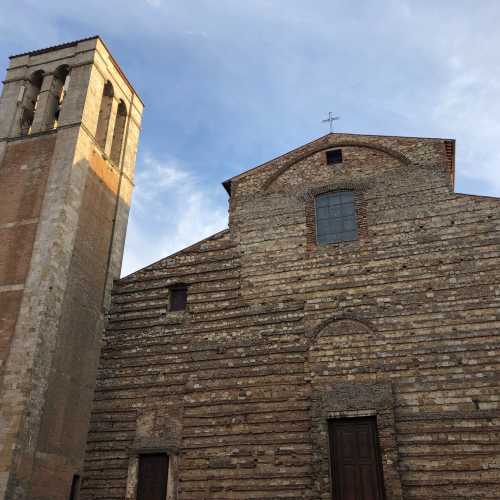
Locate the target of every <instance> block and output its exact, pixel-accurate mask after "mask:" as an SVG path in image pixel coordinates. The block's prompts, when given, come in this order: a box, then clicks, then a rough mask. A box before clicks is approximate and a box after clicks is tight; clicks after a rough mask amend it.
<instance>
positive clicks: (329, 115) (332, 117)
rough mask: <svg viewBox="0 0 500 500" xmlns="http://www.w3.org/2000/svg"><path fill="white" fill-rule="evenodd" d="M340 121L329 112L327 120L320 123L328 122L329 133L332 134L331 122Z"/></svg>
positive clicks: (338, 117)
mask: <svg viewBox="0 0 500 500" xmlns="http://www.w3.org/2000/svg"><path fill="white" fill-rule="evenodd" d="M337 120H340V116H333V113H332V112H331V111H328V118H327V119H326V120H321V121H322V123H326V122H330V133H332V132H333V122H334V121H337Z"/></svg>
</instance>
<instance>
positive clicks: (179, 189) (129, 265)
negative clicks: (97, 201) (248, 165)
mask: <svg viewBox="0 0 500 500" xmlns="http://www.w3.org/2000/svg"><path fill="white" fill-rule="evenodd" d="M135 182H136V189H135V193H134V198H133V203H132V211H131V217H130V224H129V228H128V232H127V244H126V250H125V257H124V262H123V270H122V274H123V275H127V274H129V273H131V272H133V271H135V270H137V269H140V268H142V267H144V266H146V265H148V264H151V263H152V262H155V261H157V260H159V259H161V258H163V257H166V256H167V255H170V254H172V253H174V252H176V251H178V250H181V249H182V248H184V247H186V246H188V245H191V244H193V243H195V242H197V241H199V240H201V239H203V238H205V237H207V236H210V235H211V234H214V233H216V232H218V231H220V230H221V229H224V228H225V227H226V226H227V211H226V210H224V208H223V202H224V193H223V192H222V187H219V186H217V187H216V186H206V185H204V184H203V183H202V181H201V179H199V178H198V177H196V175H194V174H193V172H192V171H191V170H190V169H188V167H187V166H185V165H183V164H182V163H181V162H180V161H179V160H176V159H173V158H169V159H158V158H155V157H154V156H153V155H151V154H149V153H148V154H145V155H144V157H143V159H142V160H141V161H140V165H139V173H138V175H137V177H136V180H135Z"/></svg>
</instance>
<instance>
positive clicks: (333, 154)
mask: <svg viewBox="0 0 500 500" xmlns="http://www.w3.org/2000/svg"><path fill="white" fill-rule="evenodd" d="M335 163H342V150H341V149H330V151H327V152H326V164H327V165H334V164H335Z"/></svg>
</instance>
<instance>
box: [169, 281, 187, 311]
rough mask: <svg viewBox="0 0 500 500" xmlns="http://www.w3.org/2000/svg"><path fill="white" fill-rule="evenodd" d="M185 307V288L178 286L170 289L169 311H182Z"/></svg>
mask: <svg viewBox="0 0 500 500" xmlns="http://www.w3.org/2000/svg"><path fill="white" fill-rule="evenodd" d="M186 305H187V286H185V285H179V286H174V287H172V288H170V291H169V310H170V311H184V310H185V309H186Z"/></svg>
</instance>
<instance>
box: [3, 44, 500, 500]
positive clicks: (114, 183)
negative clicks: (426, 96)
mask: <svg viewBox="0 0 500 500" xmlns="http://www.w3.org/2000/svg"><path fill="white" fill-rule="evenodd" d="M142 110H143V105H142V102H141V101H140V99H139V97H138V96H137V94H136V92H135V91H134V89H133V87H132V86H131V85H130V83H129V82H128V80H127V78H126V77H125V75H124V73H123V71H122V70H121V69H120V67H119V66H118V64H117V63H116V61H115V60H114V59H113V57H112V55H111V54H110V53H109V51H108V49H107V48H106V46H105V45H104V44H103V42H102V40H100V39H99V38H98V37H93V38H89V39H85V40H79V41H76V42H71V43H68V44H64V45H60V46H56V47H50V48H48V49H42V50H39V51H33V52H28V53H25V54H20V55H17V56H13V57H12V58H11V63H10V66H9V69H8V71H7V78H6V80H5V82H4V88H3V92H2V97H1V99H0V355H1V358H0V499H1V500H67V499H69V500H111V499H114V500H118V499H120V500H125V499H126V500H195V499H198V500H202V499H203V500H208V499H211V500H229V499H231V500H237V499H241V500H251V499H253V500H264V499H288V500H292V499H295V500H299V499H309V500H320V499H321V500H383V499H385V500H403V499H404V500H417V499H419V500H420V499H448V500H451V499H453V500H458V499H462V500H465V499H467V500H476V499H477V500H485V499H490V500H491V499H496V498H498V490H499V488H500V462H499V458H498V457H499V456H500V408H499V407H500V402H499V400H500V396H499V394H500V365H499V363H498V359H499V357H498V356H499V351H500V332H499V327H500V314H499V311H500V307H499V306H500V200H499V199H497V198H492V197H485V196H474V195H464V194H459V193H456V192H455V190H454V177H455V160H454V155H455V151H454V148H455V143H454V141H453V140H449V139H430V138H415V137H392V136H377V135H356V134H338V133H334V134H328V135H326V136H324V137H321V138H319V139H317V140H315V141H313V142H310V143H308V144H306V145H304V146H301V147H299V148H298V149H295V150H293V151H290V152H288V153H286V154H284V155H283V156H280V157H278V158H275V159H273V160H271V161H269V162H266V163H264V164H263V165H260V166H257V167H255V168H253V169H251V170H248V171H246V172H244V173H242V174H240V175H237V176H235V177H233V178H231V179H229V180H227V181H225V182H223V186H224V188H225V190H226V192H227V194H228V195H229V220H228V229H226V230H224V231H221V232H220V233H218V234H215V235H213V236H211V237H209V238H206V239H205V240H203V241H200V242H199V243H197V244H195V245H192V246H190V247H188V248H186V249H184V250H181V251H179V252H177V253H176V254H174V255H171V256H169V257H166V258H164V259H162V260H160V261H158V262H156V263H153V264H151V265H150V266H147V267H145V268H144V269H141V270H139V271H137V272H135V273H133V274H131V275H129V276H127V277H124V278H121V279H117V278H118V276H119V269H120V264H121V257H122V249H123V243H124V235H125V230H126V224H127V217H128V209H129V205H130V199H131V192H132V188H133V177H134V169H135V155H136V149H137V143H138V138H139V131H140V123H141V115H142ZM221 191H222V190H221ZM166 217H167V216H166ZM101 345H102V349H101ZM94 388H95V390H94Z"/></svg>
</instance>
